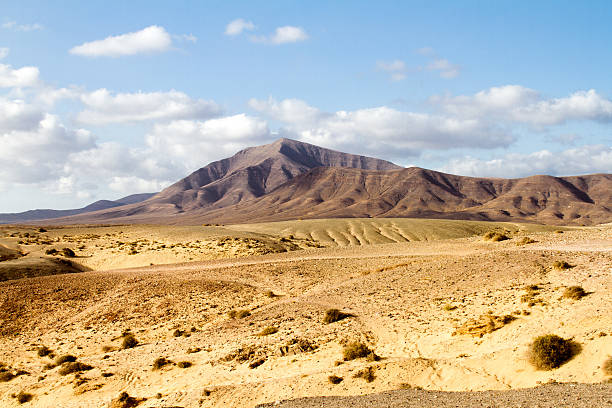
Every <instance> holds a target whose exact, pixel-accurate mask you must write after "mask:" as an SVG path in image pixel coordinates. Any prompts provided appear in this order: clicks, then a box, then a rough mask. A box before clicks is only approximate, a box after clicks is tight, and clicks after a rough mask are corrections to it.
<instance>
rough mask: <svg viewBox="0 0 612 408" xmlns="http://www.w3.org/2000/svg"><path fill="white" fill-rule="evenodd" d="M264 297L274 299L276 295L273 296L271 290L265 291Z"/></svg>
mask: <svg viewBox="0 0 612 408" xmlns="http://www.w3.org/2000/svg"><path fill="white" fill-rule="evenodd" d="M264 295H266V296H267V297H269V298H275V297H276V295H275V294H274V292H272V291H271V290H267V291H266V292H265V293H264Z"/></svg>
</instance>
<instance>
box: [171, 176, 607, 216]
mask: <svg viewBox="0 0 612 408" xmlns="http://www.w3.org/2000/svg"><path fill="white" fill-rule="evenodd" d="M334 217H415V218H428V217H429V218H455V219H471V220H495V221H518V220H521V221H534V222H541V223H549V224H583V223H584V224H594V223H602V222H608V221H610V220H612V175H609V174H595V175H588V176H579V177H551V176H533V177H527V178H522V179H488V178H475V177H462V176H455V175H452V174H445V173H440V172H436V171H431V170H425V169H420V168H417V167H412V168H407V169H402V170H393V171H365V170H359V169H340V168H316V169H313V170H312V171H310V172H308V173H306V174H304V175H301V176H298V177H296V178H294V179H293V180H291V181H289V182H287V183H285V184H283V185H282V186H280V187H278V188H277V189H275V190H274V191H272V192H270V193H269V194H267V195H265V196H263V197H261V198H259V199H256V200H252V201H247V202H244V203H240V204H237V205H234V206H230V207H226V208H224V209H222V210H215V211H200V212H195V213H193V214H192V215H189V214H184V215H183V216H182V217H181V218H182V220H181V221H180V222H195V221H196V220H198V221H202V220H205V221H206V222H226V223H234V222H251V221H275V220H287V219H296V218H334Z"/></svg>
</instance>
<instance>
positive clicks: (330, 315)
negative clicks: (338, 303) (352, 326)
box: [323, 309, 352, 324]
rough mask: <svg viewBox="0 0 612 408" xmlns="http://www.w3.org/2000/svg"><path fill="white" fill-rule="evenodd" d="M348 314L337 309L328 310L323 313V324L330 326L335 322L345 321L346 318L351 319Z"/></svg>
mask: <svg viewBox="0 0 612 408" xmlns="http://www.w3.org/2000/svg"><path fill="white" fill-rule="evenodd" d="M351 316H352V315H351V314H350V313H344V312H341V311H340V310H338V309H328V310H326V311H325V316H324V317H323V323H325V324H330V323H334V322H337V321H339V320H342V319H346V318H347V317H351Z"/></svg>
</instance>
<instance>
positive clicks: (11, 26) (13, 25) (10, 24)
mask: <svg viewBox="0 0 612 408" xmlns="http://www.w3.org/2000/svg"><path fill="white" fill-rule="evenodd" d="M2 28H5V29H7V30H14V31H38V30H42V29H43V28H44V27H43V26H42V25H41V24H38V23H34V24H17V22H16V21H7V22H6V23H3V24H2Z"/></svg>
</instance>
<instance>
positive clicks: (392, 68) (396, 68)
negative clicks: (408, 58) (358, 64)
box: [376, 60, 406, 81]
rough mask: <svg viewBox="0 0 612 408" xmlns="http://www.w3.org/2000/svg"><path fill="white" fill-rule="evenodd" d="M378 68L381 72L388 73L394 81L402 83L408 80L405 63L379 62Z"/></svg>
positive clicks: (398, 61) (397, 61)
mask: <svg viewBox="0 0 612 408" xmlns="http://www.w3.org/2000/svg"><path fill="white" fill-rule="evenodd" d="M376 66H377V67H378V69H379V70H381V71H385V72H388V73H389V75H390V77H391V80H392V81H402V80H404V79H406V64H405V63H404V61H400V60H395V61H391V62H385V61H378V62H377V63H376Z"/></svg>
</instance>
